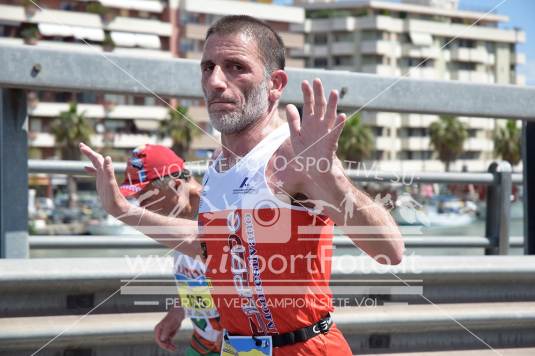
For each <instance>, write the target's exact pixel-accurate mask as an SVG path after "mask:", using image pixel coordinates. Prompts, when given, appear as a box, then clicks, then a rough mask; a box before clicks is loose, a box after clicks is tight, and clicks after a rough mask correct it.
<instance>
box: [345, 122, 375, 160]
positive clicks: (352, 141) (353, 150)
mask: <svg viewBox="0 0 535 356" xmlns="http://www.w3.org/2000/svg"><path fill="white" fill-rule="evenodd" d="M374 148H375V144H374V139H373V133H372V130H371V129H370V127H369V126H367V125H365V124H364V123H363V122H362V119H361V116H360V113H358V112H357V113H354V114H353V115H351V116H350V117H349V118H348V119H347V120H346V124H345V127H344V129H343V130H342V133H341V134H340V139H339V141H338V155H339V156H340V158H341V159H342V160H348V161H355V162H361V161H363V160H365V159H367V158H369V157H370V156H371V154H372V152H373V150H374Z"/></svg>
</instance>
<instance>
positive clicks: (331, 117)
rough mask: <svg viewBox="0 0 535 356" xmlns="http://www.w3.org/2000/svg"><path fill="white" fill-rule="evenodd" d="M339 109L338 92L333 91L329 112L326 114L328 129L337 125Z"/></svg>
mask: <svg viewBox="0 0 535 356" xmlns="http://www.w3.org/2000/svg"><path fill="white" fill-rule="evenodd" d="M337 107H338V91H336V90H331V94H330V95H329V102H328V103H327V110H326V112H325V120H327V127H328V128H332V127H333V126H334V125H335V119H336V109H337Z"/></svg>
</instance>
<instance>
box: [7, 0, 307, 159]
mask: <svg viewBox="0 0 535 356" xmlns="http://www.w3.org/2000/svg"><path fill="white" fill-rule="evenodd" d="M36 3H37V4H38V5H39V7H36V6H35V5H34V4H32V3H31V2H30V1H24V0H0V44H3V45H10V44H27V45H33V46H37V47H41V48H43V47H44V48H58V49H67V50H75V51H88V52H95V51H97V52H109V53H118V54H125V55H132V56H142V57H144V58H147V57H155V58H172V57H180V58H190V59H198V58H200V56H201V52H202V48H203V45H204V36H205V33H206V30H207V29H208V27H209V25H210V24H212V23H213V22H214V21H216V20H217V19H219V18H220V17H222V16H225V15H229V14H248V15H252V16H256V17H258V18H261V19H263V20H265V21H267V22H268V23H270V24H271V25H272V26H273V27H274V28H275V29H277V31H278V32H279V33H280V34H281V36H282V38H283V39H284V41H285V43H286V45H287V47H288V50H290V49H297V48H302V47H303V46H304V35H303V34H302V33H292V32H290V25H294V24H302V23H303V22H304V10H303V9H302V8H299V7H287V6H277V5H274V4H271V3H270V2H269V1H262V2H247V1H245V2H243V1H230V0H169V1H167V0H165V1H158V0H98V1H87V0H64V1H60V0H40V1H36ZM288 66H295V67H303V66H304V60H303V59H290V60H289V61H288ZM170 80H173V78H172V77H171V78H170ZM176 80H179V78H176ZM162 99H163V100H160V99H158V98H155V97H153V96H132V95H117V94H106V93H94V92H76V93H73V92H50V91H37V92H31V93H30V94H29V102H28V114H29V120H28V131H29V135H28V136H29V144H30V155H31V157H32V158H42V159H48V158H61V157H59V155H58V154H59V153H58V150H57V145H56V143H55V140H54V136H53V134H52V133H51V123H52V121H53V120H54V119H55V118H57V117H58V116H59V114H60V113H61V112H63V111H67V110H68V107H69V102H71V101H76V102H77V103H78V112H80V113H81V112H83V113H84V115H85V117H86V118H87V119H88V120H90V121H91V123H92V125H93V127H94V129H95V132H96V134H95V135H94V136H93V138H92V141H91V144H92V145H93V146H95V147H97V148H102V147H104V146H109V147H110V148H111V149H112V151H113V152H114V155H115V157H116V158H118V159H119V158H124V157H126V155H127V153H126V152H127V151H128V150H131V149H132V148H135V147H137V146H139V145H142V144H144V143H162V144H166V145H171V141H170V139H169V138H166V139H160V138H159V137H158V134H157V133H158V128H159V125H160V122H161V121H162V120H165V119H166V118H167V116H168V112H169V109H170V106H171V107H174V106H175V105H176V104H180V105H183V106H187V107H188V109H189V113H190V115H191V116H192V118H193V119H194V121H195V123H196V124H197V125H198V126H199V127H200V128H202V130H204V131H205V132H208V133H210V134H212V135H214V136H215V138H216V139H215V140H214V139H211V138H210V137H208V136H207V135H201V136H199V137H197V138H195V140H194V141H193V144H192V149H193V151H194V153H195V155H196V156H197V157H205V156H207V155H209V154H210V153H211V152H212V151H213V150H214V149H215V147H217V145H218V141H219V140H218V133H217V132H216V131H215V130H214V129H213V128H212V127H211V125H210V123H209V120H208V114H207V112H206V108H205V107H204V103H203V101H202V100H184V99H180V98H162Z"/></svg>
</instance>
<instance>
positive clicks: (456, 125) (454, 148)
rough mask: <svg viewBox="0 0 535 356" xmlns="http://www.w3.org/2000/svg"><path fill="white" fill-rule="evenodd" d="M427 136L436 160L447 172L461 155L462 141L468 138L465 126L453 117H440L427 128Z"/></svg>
mask: <svg viewBox="0 0 535 356" xmlns="http://www.w3.org/2000/svg"><path fill="white" fill-rule="evenodd" d="M429 135H430V138H431V145H432V146H433V148H434V150H435V152H436V153H437V154H438V158H439V159H440V160H441V161H442V162H443V163H444V165H445V166H446V172H449V170H450V164H451V162H454V161H455V160H456V159H457V158H459V156H460V155H461V154H462V153H463V146H464V141H465V140H466V139H467V138H468V130H467V128H466V125H465V124H464V123H462V122H461V121H459V119H458V118H456V117H454V116H449V115H447V116H441V117H440V119H439V120H438V121H435V122H433V123H432V124H431V125H430V126H429Z"/></svg>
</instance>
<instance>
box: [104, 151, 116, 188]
mask: <svg viewBox="0 0 535 356" xmlns="http://www.w3.org/2000/svg"><path fill="white" fill-rule="evenodd" d="M104 170H105V171H106V174H107V175H108V177H109V178H110V180H111V179H113V181H114V182H115V171H114V170H113V163H112V161H111V157H110V156H106V158H105V159H104Z"/></svg>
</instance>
